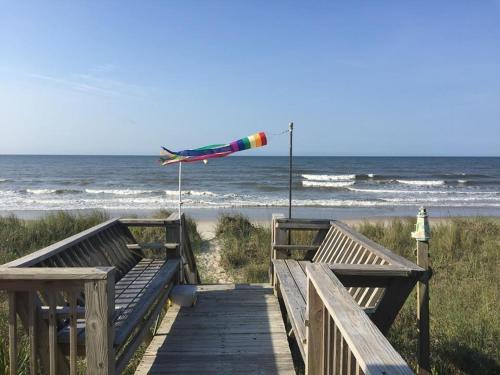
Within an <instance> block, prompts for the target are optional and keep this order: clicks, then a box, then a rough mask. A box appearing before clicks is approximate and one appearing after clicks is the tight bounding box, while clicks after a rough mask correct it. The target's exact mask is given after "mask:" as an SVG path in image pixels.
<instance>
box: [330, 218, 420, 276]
mask: <svg viewBox="0 0 500 375" xmlns="http://www.w3.org/2000/svg"><path fill="white" fill-rule="evenodd" d="M331 224H332V226H334V227H336V228H337V229H338V230H339V231H340V232H342V233H343V234H344V235H346V236H347V237H349V238H351V239H353V240H355V241H356V242H357V243H359V244H362V245H363V246H364V247H365V248H366V249H368V250H369V251H370V252H371V253H373V254H375V255H377V256H379V257H380V258H382V259H384V260H385V261H387V262H388V263H389V264H391V265H395V266H400V267H405V268H408V269H411V270H413V271H416V272H424V269H423V268H421V267H419V266H417V265H416V264H415V263H413V262H411V261H409V260H408V259H406V258H405V257H402V256H400V255H397V254H395V253H393V252H392V251H389V250H388V249H386V248H385V247H383V246H381V245H379V244H378V243H376V242H374V241H372V240H370V239H369V238H367V237H365V236H363V235H362V234H361V233H358V232H356V231H354V230H353V229H351V228H350V227H349V226H348V225H346V224H344V223H342V222H340V221H337V220H332V222H331Z"/></svg>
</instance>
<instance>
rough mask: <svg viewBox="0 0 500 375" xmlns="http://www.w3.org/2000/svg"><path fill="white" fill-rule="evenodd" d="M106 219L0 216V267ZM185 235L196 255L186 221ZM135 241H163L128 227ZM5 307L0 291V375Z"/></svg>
mask: <svg viewBox="0 0 500 375" xmlns="http://www.w3.org/2000/svg"><path fill="white" fill-rule="evenodd" d="M169 215H170V213H169V212H167V211H163V210H160V211H158V212H156V213H155V214H153V215H152V216H153V217H154V218H165V217H168V216H169ZM108 219H109V214H108V213H106V212H105V211H94V212H90V213H85V214H78V213H69V212H66V211H60V212H56V213H51V214H48V215H46V216H43V217H41V218H38V219H33V220H24V219H19V218H17V217H15V216H7V217H0V264H4V263H7V262H10V261H12V260H14V259H16V258H19V257H21V256H23V255H26V254H29V253H31V252H33V251H35V250H39V249H41V248H43V247H45V246H48V245H50V244H52V243H55V242H57V241H60V240H62V239H64V238H67V237H69V236H72V235H74V234H77V233H79V232H81V231H83V230H85V229H88V228H90V227H92V226H94V225H97V224H100V223H102V222H104V221H106V220H108ZM186 222H187V227H188V235H189V238H190V239H191V243H192V247H193V251H195V252H197V251H198V249H199V246H200V243H201V238H200V235H199V234H198V231H197V228H196V223H195V222H194V221H193V220H192V219H189V218H187V219H186ZM131 231H132V233H133V235H134V237H135V239H136V240H137V241H138V242H156V241H161V242H163V241H164V240H165V230H164V229H162V228H140V227H135V228H131ZM7 314H8V305H7V300H6V294H5V293H2V292H0V374H8V373H9V355H8V325H7ZM18 329H19V332H18V337H19V340H20V342H19V344H18V373H20V374H24V373H29V368H28V366H29V352H28V350H29V345H28V340H27V337H26V335H25V333H24V332H23V331H22V329H21V327H18ZM145 347H146V345H142V347H141V348H140V349H139V350H138V351H137V353H136V356H135V357H134V358H133V359H132V360H131V362H130V364H129V367H128V368H127V369H126V370H125V372H124V373H125V374H132V373H133V372H134V368H135V366H136V365H137V364H138V362H139V360H140V358H141V357H142V355H141V351H143V350H145Z"/></svg>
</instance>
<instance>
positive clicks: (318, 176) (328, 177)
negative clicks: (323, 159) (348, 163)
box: [302, 174, 356, 181]
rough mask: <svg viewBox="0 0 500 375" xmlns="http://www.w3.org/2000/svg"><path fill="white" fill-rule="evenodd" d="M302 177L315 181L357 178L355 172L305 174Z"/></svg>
mask: <svg viewBox="0 0 500 375" xmlns="http://www.w3.org/2000/svg"><path fill="white" fill-rule="evenodd" d="M302 177H303V178H305V179H306V180H313V181H346V180H354V179H356V175H355V174H303V175H302Z"/></svg>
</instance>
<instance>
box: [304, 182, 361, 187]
mask: <svg viewBox="0 0 500 375" xmlns="http://www.w3.org/2000/svg"><path fill="white" fill-rule="evenodd" d="M351 185H354V181H343V182H331V181H302V186H307V187H331V188H344V187H348V186H351Z"/></svg>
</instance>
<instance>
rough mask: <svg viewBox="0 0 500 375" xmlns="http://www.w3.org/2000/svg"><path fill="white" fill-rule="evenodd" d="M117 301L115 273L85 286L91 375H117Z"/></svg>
mask: <svg viewBox="0 0 500 375" xmlns="http://www.w3.org/2000/svg"><path fill="white" fill-rule="evenodd" d="M114 300H115V282H114V271H113V270H110V271H109V272H108V277H107V278H106V279H103V280H89V281H86V282H85V305H86V306H85V350H86V357H87V375H97V374H102V375H113V374H114V373H115V350H114V347H113V342H114V328H113V316H114V312H115V307H114V306H115V302H114Z"/></svg>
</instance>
